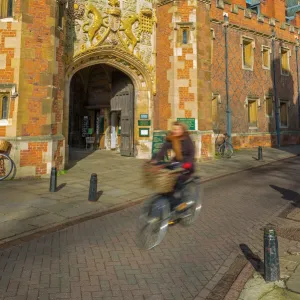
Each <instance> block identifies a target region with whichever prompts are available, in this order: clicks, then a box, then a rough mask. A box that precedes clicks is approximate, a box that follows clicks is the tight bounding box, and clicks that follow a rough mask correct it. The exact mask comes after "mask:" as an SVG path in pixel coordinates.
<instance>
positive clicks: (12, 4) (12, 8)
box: [0, 0, 14, 22]
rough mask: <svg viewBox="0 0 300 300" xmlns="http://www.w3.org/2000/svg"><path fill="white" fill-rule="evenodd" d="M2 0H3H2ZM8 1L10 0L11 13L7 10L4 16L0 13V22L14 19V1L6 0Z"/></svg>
mask: <svg viewBox="0 0 300 300" xmlns="http://www.w3.org/2000/svg"><path fill="white" fill-rule="evenodd" d="M0 1H1V0H0ZM2 1H4V0H2ZM6 1H7V2H8V3H9V2H10V5H11V15H9V12H8V11H7V15H6V16H3V17H2V16H1V15H0V22H13V21H14V1H13V0H6ZM0 5H1V3H0Z"/></svg>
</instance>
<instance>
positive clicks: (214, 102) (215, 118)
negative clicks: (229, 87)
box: [212, 97, 218, 125]
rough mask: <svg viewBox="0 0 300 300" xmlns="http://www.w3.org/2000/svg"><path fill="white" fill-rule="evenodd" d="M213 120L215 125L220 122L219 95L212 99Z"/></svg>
mask: <svg viewBox="0 0 300 300" xmlns="http://www.w3.org/2000/svg"><path fill="white" fill-rule="evenodd" d="M212 122H213V125H216V124H217V122H218V104H217V97H215V98H214V99H213V100H212Z"/></svg>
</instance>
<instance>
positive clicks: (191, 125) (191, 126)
mask: <svg viewBox="0 0 300 300" xmlns="http://www.w3.org/2000/svg"><path fill="white" fill-rule="evenodd" d="M177 121H178V122H181V123H183V124H185V125H186V126H187V128H188V130H196V120H195V118H177Z"/></svg>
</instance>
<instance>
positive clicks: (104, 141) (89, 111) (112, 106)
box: [68, 64, 135, 156]
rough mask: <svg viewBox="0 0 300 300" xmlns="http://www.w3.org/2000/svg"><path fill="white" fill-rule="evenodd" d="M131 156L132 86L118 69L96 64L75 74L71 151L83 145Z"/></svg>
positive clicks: (71, 117) (72, 98)
mask: <svg viewBox="0 0 300 300" xmlns="http://www.w3.org/2000/svg"><path fill="white" fill-rule="evenodd" d="M87 141H89V142H92V143H93V144H90V146H92V147H94V148H95V149H106V150H117V151H119V152H120V154H121V155H123V156H134V154H135V153H134V86H133V83H132V81H131V79H130V78H129V77H128V76H127V75H126V74H124V73H123V72H121V71H119V70H118V69H116V68H114V67H112V66H109V65H105V64H98V65H92V66H88V67H86V68H84V69H81V70H79V71H77V72H76V73H75V74H74V76H73V78H72V80H71V84H70V99H69V133H68V144H69V146H70V147H71V148H78V147H84V146H86V142H87Z"/></svg>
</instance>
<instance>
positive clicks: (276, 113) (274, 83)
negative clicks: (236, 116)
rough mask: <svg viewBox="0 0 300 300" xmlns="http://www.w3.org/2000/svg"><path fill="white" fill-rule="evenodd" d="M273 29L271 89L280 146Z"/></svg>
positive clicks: (273, 35) (274, 35)
mask: <svg viewBox="0 0 300 300" xmlns="http://www.w3.org/2000/svg"><path fill="white" fill-rule="evenodd" d="M275 39H276V34H275V31H273V32H272V60H273V91H274V99H275V121H276V135H277V147H278V148H279V147H280V112H279V103H278V97H277V87H276V62H275Z"/></svg>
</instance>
